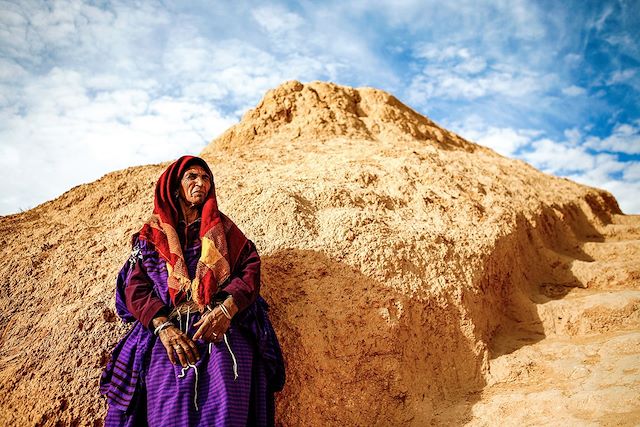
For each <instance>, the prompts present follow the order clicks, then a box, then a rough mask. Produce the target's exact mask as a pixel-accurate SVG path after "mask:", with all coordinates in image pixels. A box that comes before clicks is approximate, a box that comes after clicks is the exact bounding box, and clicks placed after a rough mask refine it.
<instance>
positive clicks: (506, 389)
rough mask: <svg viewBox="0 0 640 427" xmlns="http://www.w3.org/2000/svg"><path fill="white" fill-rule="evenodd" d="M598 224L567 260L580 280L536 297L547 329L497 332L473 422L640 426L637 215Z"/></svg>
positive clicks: (639, 238) (525, 327) (519, 328)
mask: <svg viewBox="0 0 640 427" xmlns="http://www.w3.org/2000/svg"><path fill="white" fill-rule="evenodd" d="M598 231H599V232H600V234H601V235H600V236H588V237H587V239H586V240H587V241H585V242H584V243H583V244H582V245H581V248H580V250H581V251H582V254H586V255H587V257H586V260H584V259H585V258H584V257H583V260H577V259H575V260H572V262H571V263H570V265H569V266H568V267H569V268H570V271H571V273H572V274H573V276H574V277H576V278H577V280H578V282H579V283H577V287H571V289H570V290H569V292H568V293H567V294H566V295H565V296H564V297H560V298H559V299H551V300H550V301H547V302H544V303H541V304H538V305H537V311H538V316H539V319H540V322H541V324H542V330H543V331H544V332H543V334H542V335H541V333H540V332H532V331H531V329H532V328H530V326H531V325H519V326H517V327H515V326H514V327H513V328H512V329H510V330H509V331H505V332H504V333H503V334H502V335H501V336H498V337H496V339H495V340H494V345H493V349H492V352H493V354H494V358H493V359H492V360H491V361H490V374H489V377H488V384H487V386H486V387H485V388H484V389H483V391H482V392H481V393H480V394H479V395H476V396H472V397H473V399H474V400H477V402H476V403H475V404H473V406H472V408H471V416H472V418H471V419H470V420H469V419H467V420H463V421H466V422H467V425H472V426H480V425H495V424H507V425H639V424H640V355H639V352H638V349H640V328H639V326H640V263H639V262H638V261H639V260H640V216H638V215H628V216H621V215H617V216H614V220H613V223H612V224H609V225H607V226H605V227H603V228H602V229H601V230H598ZM548 285H549V287H551V288H553V287H552V286H551V285H554V284H548ZM555 285H557V286H556V287H557V288H563V287H564V285H563V284H555ZM575 285H576V284H574V286H575ZM537 326H538V328H537V329H538V330H540V328H539V326H540V325H537ZM533 329H534V330H535V329H536V328H533ZM528 343H531V344H528ZM512 348H516V350H514V351H510V349H512ZM478 399H479V400H478Z"/></svg>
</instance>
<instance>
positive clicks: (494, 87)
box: [0, 0, 640, 215]
mask: <svg viewBox="0 0 640 427" xmlns="http://www.w3.org/2000/svg"><path fill="white" fill-rule="evenodd" d="M291 79H297V80H301V81H303V82H305V81H311V80H328V81H333V82H336V83H339V84H345V85H350V86H356V87H358V86H372V87H377V88H380V89H384V90H387V91H389V92H391V93H393V94H394V95H395V96H396V97H398V98H399V99H400V100H402V101H403V102H405V103H406V104H408V105H409V106H411V107H413V108H414V109H416V110H417V111H419V112H421V113H423V114H425V115H427V116H429V117H430V118H432V119H433V120H435V121H436V122H438V123H439V124H440V125H442V126H444V127H447V128H449V129H451V130H453V131H455V132H458V133H459V134H461V135H462V136H464V137H466V138H468V139H471V140H473V141H476V142H479V143H481V144H484V145H487V146H489V147H491V148H493V149H495V150H497V151H498V152H500V153H501V154H504V155H506V156H510V157H514V158H519V159H522V160H525V161H527V162H529V163H531V164H533V165H534V166H536V167H537V168H539V169H541V170H543V171H545V172H548V173H553V174H556V175H560V176H566V177H569V178H571V179H574V180H576V181H578V182H582V183H585V184H588V185H593V186H596V187H600V188H605V189H608V190H609V191H611V192H612V193H613V194H614V195H615V196H616V198H617V199H618V201H619V202H620V204H621V207H622V209H623V210H624V211H625V212H627V213H640V111H639V107H638V105H639V102H638V101H639V98H640V96H639V94H640V2H638V1H623V0H620V1H613V0H612V1H564V2H553V1H524V0H523V1H519V0H493V1H481V0H455V1H449V2H442V1H437V2H436V1H429V0H423V1H417V0H415V1H414V0H371V1H353V2H344V1H322V2H320V1H318V2H311V1H303V2H285V1H282V2H277V1H273V2H265V1H260V2H257V1H256V2H248V1H233V2H232V1H223V0H219V1H196V2H187V1H126V2H124V1H122V2H121V1H95V2H85V1H80V0H60V1H48V2H44V1H30V0H15V1H2V0H0V186H1V187H0V215H2V214H8V213H13V212H17V211H20V210H25V209H28V208H31V207H33V206H35V205H37V204H39V203H41V202H44V201H46V200H49V199H51V198H53V197H56V196H57V195H59V194H61V193H62V192H64V191H66V190H67V189H69V188H70V187H72V186H74V185H78V184H80V183H84V182H89V181H92V180H94V179H97V178H99V177H100V176H102V175H103V174H104V173H106V172H109V171H112V170H115V169H120V168H124V167H127V166H132V165H139V164H148V163H155V162H160V161H165V160H170V159H173V158H176V157H178V156H179V155H181V154H184V153H193V154H196V153H198V152H199V151H200V150H201V149H202V148H203V147H204V146H205V145H206V144H208V143H209V142H210V141H211V140H212V139H213V138H215V137H216V136H217V135H219V134H220V133H222V132H223V131H224V130H225V129H226V128H228V127H229V126H230V125H232V124H234V123H236V122H237V121H238V120H239V119H240V117H241V115H242V113H243V112H244V111H245V110H246V109H247V108H250V107H253V106H255V104H256V103H257V102H258V101H259V100H260V98H261V97H262V96H263V95H264V93H265V92H266V91H267V90H268V89H270V88H273V87H275V86H277V85H279V84H280V83H282V82H284V81H286V80H291Z"/></svg>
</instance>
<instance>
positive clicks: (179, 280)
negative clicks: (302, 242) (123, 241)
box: [139, 156, 246, 309]
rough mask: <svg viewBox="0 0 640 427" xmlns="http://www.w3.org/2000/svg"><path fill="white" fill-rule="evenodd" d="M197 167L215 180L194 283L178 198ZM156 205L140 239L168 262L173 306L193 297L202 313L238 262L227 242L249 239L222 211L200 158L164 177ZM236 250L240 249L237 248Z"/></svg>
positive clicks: (205, 207)
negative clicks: (184, 178)
mask: <svg viewBox="0 0 640 427" xmlns="http://www.w3.org/2000/svg"><path fill="white" fill-rule="evenodd" d="M193 165H199V166H202V167H203V168H204V170H205V171H207V173H208V174H209V176H210V177H211V189H210V190H209V193H208V194H207V197H206V199H205V201H204V203H203V204H202V206H201V207H200V209H201V223H200V239H201V241H202V249H201V254H200V259H199V260H198V265H197V268H196V274H195V277H194V279H193V281H192V280H190V278H189V273H188V271H187V265H186V262H185V259H184V255H183V253H182V246H181V244H180V239H179V237H178V233H177V231H176V226H177V224H178V220H179V217H180V215H179V212H180V202H179V201H178V199H177V198H176V197H175V194H176V191H177V190H178V189H179V187H180V179H181V178H182V175H183V174H184V172H185V171H186V170H187V169H188V168H189V167H190V166H193ZM153 204H154V207H153V215H152V216H151V218H150V219H149V220H148V221H147V222H146V223H145V224H144V226H143V227H142V229H141V230H140V233H139V237H140V239H145V240H147V241H149V242H151V243H153V244H154V245H155V247H156V250H157V251H158V254H159V255H160V256H161V257H162V258H163V259H164V260H165V261H166V262H167V270H168V273H169V278H168V283H167V285H168V288H169V295H170V297H171V301H172V303H174V304H176V298H178V299H182V297H184V296H186V297H187V298H188V297H189V295H191V297H192V298H193V300H194V301H195V302H196V303H197V304H198V306H199V307H200V308H201V309H202V308H204V307H205V306H206V305H207V304H209V303H211V301H212V300H213V297H214V295H215V294H216V293H217V292H218V291H219V290H220V289H221V287H222V286H223V285H224V284H225V282H226V281H227V279H229V276H230V275H231V267H230V265H233V262H234V261H235V259H231V258H230V255H229V250H228V246H227V239H230V240H231V241H233V243H236V242H238V241H246V237H244V235H243V234H242V232H241V231H240V230H239V229H238V227H236V226H235V224H233V223H232V222H231V220H229V219H228V218H226V217H224V215H223V214H222V213H221V212H220V211H219V210H218V202H217V200H216V192H215V186H214V183H213V174H212V173H211V169H209V166H208V165H207V163H206V162H205V161H204V160H202V159H201V158H199V157H194V156H182V157H180V158H179V159H178V160H176V161H175V162H174V163H172V164H171V165H170V166H169V167H168V168H167V170H165V171H164V172H163V173H162V175H161V176H160V179H159V180H158V183H157V184H156V192H155V199H154V202H153ZM225 232H226V233H225ZM225 234H227V235H225ZM234 246H236V247H237V245H236V244H234ZM234 252H235V250H234Z"/></svg>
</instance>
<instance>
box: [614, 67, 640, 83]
mask: <svg viewBox="0 0 640 427" xmlns="http://www.w3.org/2000/svg"><path fill="white" fill-rule="evenodd" d="M637 73H638V69H637V68H627V69H626V70H617V71H614V72H613V73H612V74H611V76H610V77H609V79H608V80H607V84H608V85H614V84H621V83H628V82H630V81H631V80H632V79H633V78H634V77H635V76H636V74H637Z"/></svg>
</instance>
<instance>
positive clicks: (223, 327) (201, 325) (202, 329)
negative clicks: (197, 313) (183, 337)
mask: <svg viewBox="0 0 640 427" xmlns="http://www.w3.org/2000/svg"><path fill="white" fill-rule="evenodd" d="M224 304H225V308H226V309H227V312H228V313H229V314H230V315H231V316H232V317H233V316H234V315H235V314H236V312H237V311H238V308H237V307H236V305H235V304H234V303H233V299H232V298H227V300H225V302H224ZM230 324H231V319H229V318H227V316H225V314H224V312H223V311H222V309H221V308H220V307H218V306H216V307H214V308H213V310H211V311H209V312H208V313H206V314H205V315H203V316H202V318H200V320H198V321H197V322H196V323H195V324H194V325H193V326H195V327H196V328H198V330H197V331H196V333H195V334H193V340H194V341H195V340H197V339H199V338H202V339H203V340H205V341H207V342H215V343H219V342H220V341H222V338H223V336H224V334H225V333H226V332H227V329H229V325H230Z"/></svg>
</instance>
